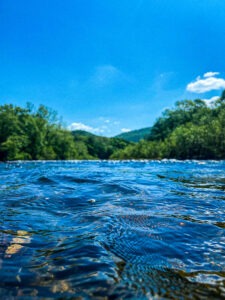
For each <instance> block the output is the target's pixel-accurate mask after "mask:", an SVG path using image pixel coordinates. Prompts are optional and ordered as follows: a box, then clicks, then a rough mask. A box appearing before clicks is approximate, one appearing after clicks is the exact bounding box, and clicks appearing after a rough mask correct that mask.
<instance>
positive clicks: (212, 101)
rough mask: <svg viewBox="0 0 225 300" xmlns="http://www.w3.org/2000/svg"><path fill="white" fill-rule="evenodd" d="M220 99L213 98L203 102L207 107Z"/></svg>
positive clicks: (217, 97)
mask: <svg viewBox="0 0 225 300" xmlns="http://www.w3.org/2000/svg"><path fill="white" fill-rule="evenodd" d="M219 98H220V97H219V96H213V97H211V98H209V99H203V101H205V103H206V105H208V106H212V105H213V104H214V103H215V101H216V100H218V99H219Z"/></svg>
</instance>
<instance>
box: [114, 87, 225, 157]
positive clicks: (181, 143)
mask: <svg viewBox="0 0 225 300" xmlns="http://www.w3.org/2000/svg"><path fill="white" fill-rule="evenodd" d="M111 158H113V159H128V158H135V159H139V158H148V159H161V158H176V159H225V92H223V93H222V96H221V98H220V99H218V100H217V101H216V102H215V103H214V105H213V106H212V107H209V106H207V105H206V103H205V101H203V100H200V99H197V100H194V101H192V100H185V101H179V102H177V103H176V104H175V108H174V109H167V110H165V112H164V113H163V115H162V117H160V118H159V119H158V120H157V121H156V122H155V124H154V125H153V127H152V128H151V133H150V135H149V136H148V137H147V139H146V140H145V141H140V142H139V143H138V144H136V145H129V146H128V147H127V148H125V149H124V150H122V151H116V152H115V153H114V154H113V155H112V156H111Z"/></svg>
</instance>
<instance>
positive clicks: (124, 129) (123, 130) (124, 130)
mask: <svg viewBox="0 0 225 300" xmlns="http://www.w3.org/2000/svg"><path fill="white" fill-rule="evenodd" d="M129 131H131V129H129V128H121V132H123V133H125V132H129Z"/></svg>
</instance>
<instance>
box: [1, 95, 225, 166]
mask: <svg viewBox="0 0 225 300" xmlns="http://www.w3.org/2000/svg"><path fill="white" fill-rule="evenodd" d="M148 130H149V128H148ZM149 132H150V133H149V134H148V135H145V136H144V139H142V140H141V141H139V142H138V143H133V142H129V141H125V140H123V139H121V138H117V137H115V138H107V137H101V136H96V135H94V134H91V133H87V132H83V131H74V132H71V131H69V130H67V129H65V128H64V127H63V126H62V124H61V122H60V121H59V118H58V116H57V113H56V112H55V111H53V110H51V109H49V108H47V107H45V106H43V105H40V106H39V108H38V109H34V107H33V106H32V105H31V104H27V106H26V107H25V108H21V107H19V106H13V105H12V104H9V105H2V106H0V161H8V160H67V159H109V158H110V159H163V158H176V159H225V91H224V92H223V93H222V95H221V97H220V98H219V99H218V100H216V101H215V102H214V103H213V104H212V105H211V106H208V105H207V104H206V102H205V101H203V100H201V99H196V100H184V101H178V102H176V104H175V106H174V108H172V109H166V110H165V111H164V112H163V114H162V116H161V117H160V118H158V119H157V120H156V122H155V123H154V125H153V126H152V127H151V130H149Z"/></svg>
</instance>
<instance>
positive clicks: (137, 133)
mask: <svg viewBox="0 0 225 300" xmlns="http://www.w3.org/2000/svg"><path fill="white" fill-rule="evenodd" d="M150 133H151V127H146V128H142V129H137V130H132V131H129V132H125V133H121V134H119V135H116V136H115V138H120V139H123V140H125V141H128V142H135V143H137V142H139V141H140V140H142V139H145V138H147V136H148V135H149V134H150Z"/></svg>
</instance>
